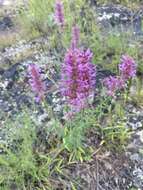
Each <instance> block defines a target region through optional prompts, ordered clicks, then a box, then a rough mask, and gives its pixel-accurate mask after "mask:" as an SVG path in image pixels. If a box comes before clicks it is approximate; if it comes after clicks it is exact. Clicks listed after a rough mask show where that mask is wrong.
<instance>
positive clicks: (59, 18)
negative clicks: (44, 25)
mask: <svg viewBox="0 0 143 190" xmlns="http://www.w3.org/2000/svg"><path fill="white" fill-rule="evenodd" d="M55 21H56V23H57V24H58V25H59V26H61V27H63V26H64V8H63V3H62V2H61V0H57V1H56V5H55Z"/></svg>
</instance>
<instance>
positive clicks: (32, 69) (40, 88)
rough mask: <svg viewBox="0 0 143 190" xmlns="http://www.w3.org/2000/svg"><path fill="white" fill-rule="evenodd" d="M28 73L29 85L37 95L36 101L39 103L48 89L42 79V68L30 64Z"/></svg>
mask: <svg viewBox="0 0 143 190" xmlns="http://www.w3.org/2000/svg"><path fill="white" fill-rule="evenodd" d="M28 73H29V75H30V79H29V83H30V85H31V87H32V90H33V92H35V94H36V101H37V102H39V101H41V100H43V98H44V93H45V89H46V87H45V83H44V82H43V81H42V79H41V74H40V68H39V67H38V66H37V65H35V64H30V65H29V66H28Z"/></svg>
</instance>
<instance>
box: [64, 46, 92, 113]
mask: <svg viewBox="0 0 143 190" xmlns="http://www.w3.org/2000/svg"><path fill="white" fill-rule="evenodd" d="M91 59H92V53H91V51H90V50H86V51H83V50H80V49H70V50H69V51H68V52H67V53H66V55H65V60H64V64H63V67H62V81H61V91H62V95H63V96H65V97H66V99H67V101H68V104H69V105H70V106H71V107H72V108H74V109H75V110H76V111H80V110H81V109H83V108H84V107H86V106H87V100H88V98H89V97H90V95H91V94H92V92H93V89H94V87H95V78H96V68H95V66H94V65H92V63H91Z"/></svg>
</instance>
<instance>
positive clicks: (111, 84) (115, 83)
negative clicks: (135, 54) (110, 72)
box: [103, 55, 136, 97]
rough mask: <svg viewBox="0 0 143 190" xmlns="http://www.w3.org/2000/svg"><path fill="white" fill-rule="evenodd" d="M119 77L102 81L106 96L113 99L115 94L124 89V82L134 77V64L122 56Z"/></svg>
mask: <svg viewBox="0 0 143 190" xmlns="http://www.w3.org/2000/svg"><path fill="white" fill-rule="evenodd" d="M119 71H120V76H117V77H113V76H109V77H108V78H106V79H104V82H103V83H104V85H105V87H106V89H107V94H108V95H109V96H112V97H114V96H115V93H116V92H117V91H118V90H120V89H122V88H124V87H125V85H126V82H127V81H128V80H129V79H131V78H133V77H135V76H136V63H135V61H134V59H133V58H132V57H129V56H128V55H123V56H122V59H121V64H119Z"/></svg>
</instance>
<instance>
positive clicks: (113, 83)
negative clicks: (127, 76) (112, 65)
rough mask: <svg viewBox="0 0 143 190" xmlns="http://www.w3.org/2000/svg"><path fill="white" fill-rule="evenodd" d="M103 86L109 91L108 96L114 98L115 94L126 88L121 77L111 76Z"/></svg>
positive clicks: (105, 80)
mask: <svg viewBox="0 0 143 190" xmlns="http://www.w3.org/2000/svg"><path fill="white" fill-rule="evenodd" d="M103 84H104V85H105V87H106V89H107V90H108V92H107V94H108V95H109V96H112V97H114V96H115V93H116V92H117V91H118V90H120V89H122V88H124V86H125V83H124V81H123V79H121V78H119V77H114V76H109V77H107V78H105V79H104V81H103Z"/></svg>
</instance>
